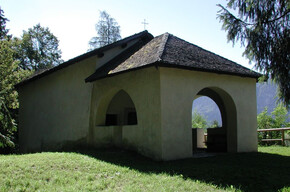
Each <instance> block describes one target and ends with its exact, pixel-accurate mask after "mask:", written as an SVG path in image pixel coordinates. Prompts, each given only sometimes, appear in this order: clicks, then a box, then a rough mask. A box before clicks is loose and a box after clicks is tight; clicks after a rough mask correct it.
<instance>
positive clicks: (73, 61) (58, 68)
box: [15, 30, 152, 89]
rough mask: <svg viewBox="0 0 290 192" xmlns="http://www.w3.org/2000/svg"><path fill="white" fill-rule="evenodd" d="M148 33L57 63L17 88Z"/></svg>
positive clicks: (17, 85) (138, 34) (17, 86)
mask: <svg viewBox="0 0 290 192" xmlns="http://www.w3.org/2000/svg"><path fill="white" fill-rule="evenodd" d="M148 35H149V36H150V35H151V34H150V33H149V32H148V31H147V30H145V31H142V32H140V33H137V34H134V35H132V36H129V37H126V38H124V39H121V40H119V41H116V42H114V43H111V44H109V45H106V46H104V47H100V48H97V49H94V50H92V51H90V52H87V53H84V54H82V55H79V56H77V57H75V58H73V59H70V60H68V61H66V62H63V63H62V64H59V65H57V66H55V67H53V68H50V69H47V70H45V71H43V72H42V73H39V74H37V75H34V76H31V77H30V78H28V79H25V80H23V81H21V82H19V83H17V84H16V85H15V88H16V89H18V88H19V87H20V86H22V85H24V84H27V83H29V82H31V81H35V80H37V79H40V78H42V77H44V76H46V75H49V74H51V73H53V72H55V71H58V70H60V69H63V68H65V67H68V66H70V65H72V64H75V63H77V62H80V61H82V60H84V59H88V58H90V57H92V56H95V55H98V54H101V53H103V52H105V51H107V50H109V49H112V48H114V47H117V46H120V45H121V46H122V45H123V44H124V43H128V42H129V41H131V40H134V39H138V38H140V37H142V36H145V37H146V36H148ZM151 36H152V35H151Z"/></svg>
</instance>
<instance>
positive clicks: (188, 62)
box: [107, 33, 261, 78]
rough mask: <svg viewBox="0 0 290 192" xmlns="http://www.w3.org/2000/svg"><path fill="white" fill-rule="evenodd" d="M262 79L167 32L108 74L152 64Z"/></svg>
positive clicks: (244, 68)
mask: <svg viewBox="0 0 290 192" xmlns="http://www.w3.org/2000/svg"><path fill="white" fill-rule="evenodd" d="M152 64H154V65H159V66H163V67H175V68H184V69H190V70H197V71H208V72H216V73H224V74H232V75H238V76H246V77H253V78H258V77H260V76H261V75H260V74H259V73H256V72H254V71H252V70H250V69H248V68H246V67H243V66H242V65H239V64H237V63H235V62H233V61H230V60H228V59H225V58H223V57H221V56H219V55H216V54H214V53H212V52H209V51H207V50H204V49H202V48H200V47H198V46H196V45H194V44H191V43H189V42H186V41H184V40H182V39H180V38H178V37H175V36H173V35H171V34H168V33H165V34H163V35H160V36H157V37H155V38H154V39H152V40H151V41H150V42H149V43H147V44H146V45H145V46H143V47H142V48H141V49H140V50H139V51H137V52H135V53H134V54H133V55H132V56H130V57H129V58H128V59H127V60H126V61H124V62H122V63H121V64H120V65H118V66H117V67H114V68H112V69H111V70H110V71H109V72H108V73H107V75H111V74H116V73H120V72H124V71H128V70H134V69H138V68H142V67H145V66H148V65H149V66H150V65H152Z"/></svg>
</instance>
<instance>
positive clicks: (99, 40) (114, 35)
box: [89, 11, 121, 50]
mask: <svg viewBox="0 0 290 192" xmlns="http://www.w3.org/2000/svg"><path fill="white" fill-rule="evenodd" d="M95 28H96V31H97V36H96V37H93V38H92V39H91V40H90V42H89V46H90V49H89V50H93V49H95V48H99V47H103V46H105V45H108V44H110V43H113V42H115V41H118V40H119V39H121V35H120V26H119V25H118V23H117V21H116V20H115V19H114V18H112V17H111V16H110V15H109V14H108V13H107V12H106V11H101V12H100V19H99V22H98V23H97V24H96V26H95Z"/></svg>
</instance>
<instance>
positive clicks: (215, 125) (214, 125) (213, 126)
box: [210, 120, 219, 128]
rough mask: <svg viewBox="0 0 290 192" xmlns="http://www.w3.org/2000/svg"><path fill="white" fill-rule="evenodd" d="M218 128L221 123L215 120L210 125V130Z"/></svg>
mask: <svg viewBox="0 0 290 192" xmlns="http://www.w3.org/2000/svg"><path fill="white" fill-rule="evenodd" d="M217 127H219V122H218V121H217V120H214V121H213V122H212V124H211V125H210V128H217Z"/></svg>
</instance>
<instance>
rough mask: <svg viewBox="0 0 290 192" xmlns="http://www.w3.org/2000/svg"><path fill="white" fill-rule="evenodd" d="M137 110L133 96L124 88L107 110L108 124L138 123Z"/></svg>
mask: <svg viewBox="0 0 290 192" xmlns="http://www.w3.org/2000/svg"><path fill="white" fill-rule="evenodd" d="M137 123H138V122H137V112H136V108H135V105H134V103H133V101H132V99H131V97H130V96H129V95H128V94H127V93H126V92H125V91H123V90H121V91H119V92H118V93H117V94H116V95H115V96H114V97H113V98H112V100H111V102H110V104H109V106H108V109H107V112H106V125H107V126H112V125H120V126H121V125H136V124H137Z"/></svg>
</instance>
